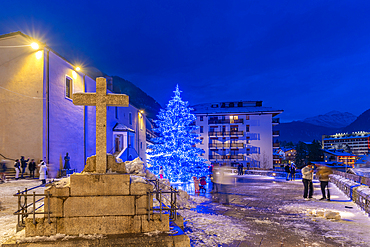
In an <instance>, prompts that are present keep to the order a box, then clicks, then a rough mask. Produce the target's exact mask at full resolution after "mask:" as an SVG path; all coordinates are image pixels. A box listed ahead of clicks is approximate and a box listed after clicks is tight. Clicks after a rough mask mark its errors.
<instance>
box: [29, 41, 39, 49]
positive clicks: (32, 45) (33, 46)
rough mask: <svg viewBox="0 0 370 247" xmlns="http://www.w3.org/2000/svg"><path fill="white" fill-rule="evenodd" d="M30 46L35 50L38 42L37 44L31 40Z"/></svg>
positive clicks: (37, 47)
mask: <svg viewBox="0 0 370 247" xmlns="http://www.w3.org/2000/svg"><path fill="white" fill-rule="evenodd" d="M31 47H32V49H35V50H37V49H39V47H40V46H39V44H37V43H36V42H33V43H32V44H31Z"/></svg>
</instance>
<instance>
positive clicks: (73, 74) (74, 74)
mask: <svg viewBox="0 0 370 247" xmlns="http://www.w3.org/2000/svg"><path fill="white" fill-rule="evenodd" d="M72 77H73V79H77V73H76V71H72Z"/></svg>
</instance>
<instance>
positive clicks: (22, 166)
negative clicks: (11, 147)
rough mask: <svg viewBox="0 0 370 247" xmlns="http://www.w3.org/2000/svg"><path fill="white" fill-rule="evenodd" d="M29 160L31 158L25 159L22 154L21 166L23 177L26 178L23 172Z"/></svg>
mask: <svg viewBox="0 0 370 247" xmlns="http://www.w3.org/2000/svg"><path fill="white" fill-rule="evenodd" d="M29 160H30V159H29V158H28V159H27V160H25V159H24V156H21V168H22V174H21V178H24V177H23V174H24V173H25V172H26V167H27V162H28V161H29Z"/></svg>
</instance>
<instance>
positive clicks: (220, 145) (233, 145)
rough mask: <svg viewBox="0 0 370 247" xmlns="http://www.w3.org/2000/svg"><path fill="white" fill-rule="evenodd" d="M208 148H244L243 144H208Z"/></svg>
mask: <svg viewBox="0 0 370 247" xmlns="http://www.w3.org/2000/svg"><path fill="white" fill-rule="evenodd" d="M208 147H210V148H230V147H232V148H244V143H209V144H208Z"/></svg>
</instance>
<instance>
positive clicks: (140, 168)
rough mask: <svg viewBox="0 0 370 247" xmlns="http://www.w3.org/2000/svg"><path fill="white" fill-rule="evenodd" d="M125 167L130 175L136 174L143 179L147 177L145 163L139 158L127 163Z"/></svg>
mask: <svg viewBox="0 0 370 247" xmlns="http://www.w3.org/2000/svg"><path fill="white" fill-rule="evenodd" d="M125 166H126V172H127V173H128V174H134V175H138V176H141V177H145V175H146V173H145V171H144V162H143V161H141V160H140V158H139V157H137V158H136V159H134V160H133V161H125Z"/></svg>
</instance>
